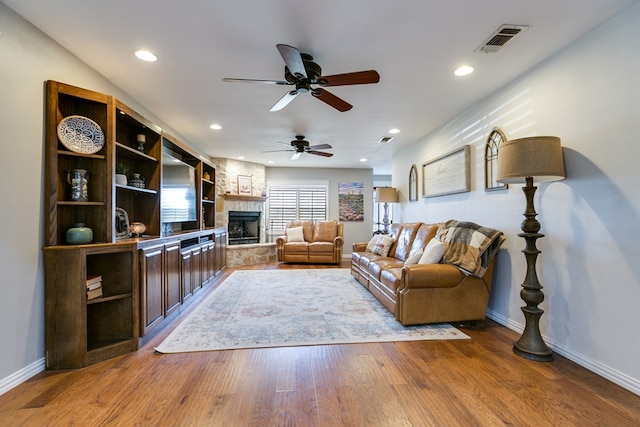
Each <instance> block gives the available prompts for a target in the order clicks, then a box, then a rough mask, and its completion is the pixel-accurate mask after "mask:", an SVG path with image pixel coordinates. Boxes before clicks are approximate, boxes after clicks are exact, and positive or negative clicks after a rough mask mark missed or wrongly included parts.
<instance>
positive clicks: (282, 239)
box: [276, 236, 287, 249]
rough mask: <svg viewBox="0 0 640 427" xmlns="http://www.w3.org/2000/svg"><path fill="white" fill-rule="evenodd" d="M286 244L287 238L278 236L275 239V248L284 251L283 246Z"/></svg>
mask: <svg viewBox="0 0 640 427" xmlns="http://www.w3.org/2000/svg"><path fill="white" fill-rule="evenodd" d="M285 243H287V236H278V238H277V239H276V248H277V249H284V244H285Z"/></svg>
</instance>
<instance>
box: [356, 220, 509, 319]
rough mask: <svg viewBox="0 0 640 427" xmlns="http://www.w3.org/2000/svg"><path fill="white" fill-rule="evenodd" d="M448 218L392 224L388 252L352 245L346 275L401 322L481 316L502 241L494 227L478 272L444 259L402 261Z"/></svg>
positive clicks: (483, 313)
mask: <svg viewBox="0 0 640 427" xmlns="http://www.w3.org/2000/svg"><path fill="white" fill-rule="evenodd" d="M450 222H451V221H447V223H442V224H424V223H419V222H418V223H409V224H393V225H392V226H391V230H390V233H391V234H393V235H394V236H395V241H394V242H393V244H392V245H391V247H390V250H389V253H388V255H387V256H381V255H376V254H374V253H372V252H367V251H366V250H365V248H366V246H367V243H354V244H353V252H352V257H351V275H352V276H353V277H355V278H356V279H357V280H358V281H359V282H360V283H361V284H362V285H363V286H364V287H366V288H367V289H368V290H369V291H370V292H371V293H372V294H373V295H374V296H375V297H376V298H377V299H378V300H379V301H380V302H381V303H382V304H383V305H384V306H385V307H386V308H387V309H388V310H389V311H391V312H392V313H394V315H395V317H396V319H397V320H398V321H399V322H400V323H402V324H403V325H414V324H423V323H441V322H456V321H469V320H481V319H484V318H485V313H486V309H487V303H488V301H489V292H490V290H491V280H492V277H493V265H494V262H495V254H496V253H497V251H498V249H499V247H500V245H501V244H502V242H503V241H504V236H503V235H502V233H500V232H498V231H497V230H493V231H495V234H494V235H493V236H492V238H493V240H492V242H490V243H491V247H490V248H488V249H487V251H490V252H489V253H483V254H482V255H483V256H484V259H483V260H482V263H483V265H482V268H481V269H480V271H481V274H480V275H479V276H478V275H474V274H470V273H469V272H467V271H464V270H462V269H461V268H459V267H457V266H455V265H452V264H448V263H443V262H444V261H445V259H444V258H443V259H442V261H441V263H438V264H413V265H405V261H406V260H407V259H409V258H410V257H412V256H414V255H416V254H417V253H419V252H421V251H423V250H424V249H425V247H426V246H427V244H428V243H429V241H430V240H431V239H433V238H434V237H435V236H436V233H437V232H438V230H439V228H440V227H441V226H444V225H445V224H449V223H450ZM465 224H472V223H465ZM474 225H475V224H474ZM488 230H491V229H488ZM444 231H445V230H444V229H442V228H441V229H440V232H441V233H443V232H444ZM454 238H455V237H454ZM454 243H455V242H454ZM487 251H485V252H487ZM445 253H446V252H445Z"/></svg>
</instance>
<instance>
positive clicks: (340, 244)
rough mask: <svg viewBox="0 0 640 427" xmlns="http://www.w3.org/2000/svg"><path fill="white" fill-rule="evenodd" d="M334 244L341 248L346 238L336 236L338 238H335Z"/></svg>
mask: <svg viewBox="0 0 640 427" xmlns="http://www.w3.org/2000/svg"><path fill="white" fill-rule="evenodd" d="M333 246H335V247H336V248H341V247H342V246H344V239H343V238H342V236H336V238H335V239H333Z"/></svg>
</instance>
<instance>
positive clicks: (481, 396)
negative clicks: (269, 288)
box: [0, 263, 640, 427]
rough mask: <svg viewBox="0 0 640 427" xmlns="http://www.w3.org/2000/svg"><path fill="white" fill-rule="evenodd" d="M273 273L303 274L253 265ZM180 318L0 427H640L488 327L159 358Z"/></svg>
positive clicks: (63, 377)
mask: <svg viewBox="0 0 640 427" xmlns="http://www.w3.org/2000/svg"><path fill="white" fill-rule="evenodd" d="M347 266H348V264H346V263H345V264H344V265H343V266H342V267H347ZM274 268H304V266H285V267H281V266H278V264H269V265H260V266H253V267H250V269H274ZM307 268H317V267H315V266H310V267H307ZM243 269H247V268H246V267H245V268H243ZM230 271H232V269H229V270H228V271H227V273H225V274H228V273H229V272H230ZM209 289H213V286H210V287H209ZM207 292H209V291H207ZM194 306H195V305H194ZM179 320H180V319H177V321H174V322H173V324H171V325H169V327H167V328H165V329H164V330H163V331H161V333H159V334H158V335H157V336H155V337H153V338H152V339H151V340H149V341H148V342H147V343H146V344H145V345H144V346H143V347H142V348H141V349H140V350H138V351H137V352H135V353H131V354H128V355H125V356H120V357H117V358H114V359H111V360H109V361H106V362H102V363H99V364H96V365H93V366H90V367H87V368H84V369H79V370H74V371H47V372H43V373H40V374H38V375H37V376H35V377H33V378H32V379H30V380H29V381H27V382H25V383H23V384H21V385H20V386H18V387H16V388H14V389H13V390H10V391H9V392H7V393H5V394H4V395H2V396H0V425H2V426H71V425H74V426H226V427H230V426H502V425H511V426H639V425H640V396H637V395H635V394H633V393H631V392H629V391H626V390H624V389H623V388H621V387H619V386H617V385H615V384H613V383H611V382H609V381H607V380H605V379H603V378H601V377H599V376H598V375H596V374H594V373H592V372H590V371H588V370H586V369H584V368H582V367H580V366H578V365H576V364H575V363H573V362H571V361H569V360H567V359H565V358H563V357H561V356H558V355H556V356H555V360H554V361H553V362H551V363H536V362H531V361H528V360H525V359H523V358H521V357H519V356H517V355H515V354H514V353H513V352H512V350H511V346H512V342H513V341H514V340H515V339H517V334H516V333H514V332H512V331H510V330H508V329H507V328H505V327H503V326H500V325H498V324H497V323H495V322H493V321H490V320H487V321H484V322H481V323H480V324H478V325H476V326H474V327H468V328H462V327H461V329H462V330H463V331H464V332H465V333H466V334H467V335H469V336H471V340H454V341H424V342H398V343H381V344H354V345H334V346H310V347H292V348H273V349H257V350H233V351H213V352H201V353H184V354H165V355H162V354H157V353H155V352H154V350H153V347H154V346H155V345H157V344H159V343H160V342H161V341H162V339H163V338H164V337H166V335H167V334H168V333H169V332H170V330H171V329H172V328H173V327H174V326H175V324H177V323H178V322H179ZM459 327H460V326H459Z"/></svg>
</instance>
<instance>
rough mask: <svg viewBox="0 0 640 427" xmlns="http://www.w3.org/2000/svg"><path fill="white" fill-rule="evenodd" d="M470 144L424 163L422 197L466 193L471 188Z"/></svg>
mask: <svg viewBox="0 0 640 427" xmlns="http://www.w3.org/2000/svg"><path fill="white" fill-rule="evenodd" d="M469 168H470V163H469V146H468V145H465V146H463V147H461V148H456V149H455V150H453V151H450V152H449V153H446V154H443V155H442V156H439V157H436V158H435V159H433V160H429V161H428V162H425V163H423V164H422V197H436V196H444V195H447V194H456V193H465V192H467V191H470V189H471V180H470V174H469Z"/></svg>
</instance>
